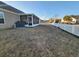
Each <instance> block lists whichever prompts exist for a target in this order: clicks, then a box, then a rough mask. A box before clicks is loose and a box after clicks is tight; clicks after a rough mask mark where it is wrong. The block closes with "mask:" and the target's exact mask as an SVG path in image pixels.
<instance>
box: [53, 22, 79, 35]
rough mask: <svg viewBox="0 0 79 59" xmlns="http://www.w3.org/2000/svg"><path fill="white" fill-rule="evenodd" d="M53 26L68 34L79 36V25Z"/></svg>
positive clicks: (54, 24)
mask: <svg viewBox="0 0 79 59" xmlns="http://www.w3.org/2000/svg"><path fill="white" fill-rule="evenodd" d="M53 26H56V27H59V28H61V29H63V30H65V31H67V32H70V33H72V34H74V35H77V36H79V25H70V24H59V23H53Z"/></svg>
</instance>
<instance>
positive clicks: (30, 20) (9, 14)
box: [0, 1, 40, 28]
mask: <svg viewBox="0 0 79 59" xmlns="http://www.w3.org/2000/svg"><path fill="white" fill-rule="evenodd" d="M23 23H24V24H23ZM39 23H40V18H39V17H37V16H36V15H34V14H26V13H24V12H22V11H20V10H18V9H16V8H14V7H12V6H10V5H7V4H6V3H3V2H1V1H0V28H11V27H22V26H25V27H27V26H28V27H29V26H31V27H32V26H37V25H39Z"/></svg>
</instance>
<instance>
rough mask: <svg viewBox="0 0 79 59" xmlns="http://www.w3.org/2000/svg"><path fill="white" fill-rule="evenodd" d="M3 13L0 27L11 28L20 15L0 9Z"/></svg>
mask: <svg viewBox="0 0 79 59" xmlns="http://www.w3.org/2000/svg"><path fill="white" fill-rule="evenodd" d="M0 12H3V13H4V24H0V28H11V27H12V26H13V25H14V24H15V22H16V21H19V20H20V16H19V15H17V14H13V13H10V12H7V11H3V10H0Z"/></svg>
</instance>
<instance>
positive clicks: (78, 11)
mask: <svg viewBox="0 0 79 59" xmlns="http://www.w3.org/2000/svg"><path fill="white" fill-rule="evenodd" d="M4 2H5V3H7V4H9V5H11V6H13V7H15V8H17V9H19V10H22V11H24V12H25V13H34V14H36V15H37V16H38V17H40V18H41V19H43V20H46V19H49V18H51V17H52V18H53V17H55V16H56V17H58V18H62V17H63V16H64V15H79V2H69V1H68V2H67V1H63V2H62V1H50V2H49V1H38V2H35V1H30V2H29V1H4Z"/></svg>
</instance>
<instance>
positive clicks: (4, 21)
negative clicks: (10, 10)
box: [0, 11, 5, 25]
mask: <svg viewBox="0 0 79 59" xmlns="http://www.w3.org/2000/svg"><path fill="white" fill-rule="evenodd" d="M0 13H1V14H2V15H3V19H4V23H0V25H4V24H5V16H4V12H2V11H0Z"/></svg>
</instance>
